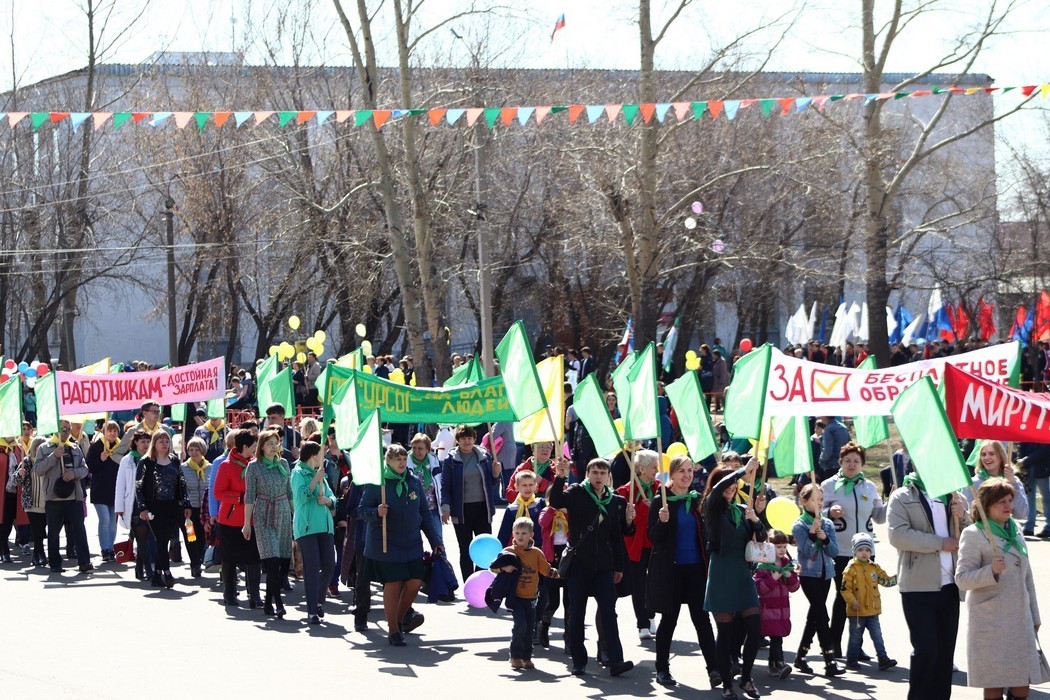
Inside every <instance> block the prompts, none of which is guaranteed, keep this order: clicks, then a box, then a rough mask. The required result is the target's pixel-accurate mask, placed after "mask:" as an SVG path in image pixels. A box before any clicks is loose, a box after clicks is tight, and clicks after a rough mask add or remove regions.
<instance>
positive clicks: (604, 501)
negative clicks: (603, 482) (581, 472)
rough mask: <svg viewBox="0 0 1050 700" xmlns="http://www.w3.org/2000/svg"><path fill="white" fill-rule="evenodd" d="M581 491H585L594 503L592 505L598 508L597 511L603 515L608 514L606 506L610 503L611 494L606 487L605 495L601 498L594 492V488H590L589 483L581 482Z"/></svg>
mask: <svg viewBox="0 0 1050 700" xmlns="http://www.w3.org/2000/svg"><path fill="white" fill-rule="evenodd" d="M583 490H584V491H586V492H587V495H588V496H590V497H591V500H592V501H594V505H596V506H598V510H600V511H601V512H602V513H603V514H604V515H608V514H609V510H608V506H609V504H610V503H612V497H613V494H612V491H610V490H609V488H608V487H606V489H605V495H604V496H601V497H599V496H598V494H597V493H595V492H594V488H593V487H592V486H591V482H590V481H584V482H583Z"/></svg>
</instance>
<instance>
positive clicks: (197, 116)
mask: <svg viewBox="0 0 1050 700" xmlns="http://www.w3.org/2000/svg"><path fill="white" fill-rule="evenodd" d="M209 119H211V112H194V113H193V121H195V122H197V131H204V127H205V126H206V125H207V123H208V120H209Z"/></svg>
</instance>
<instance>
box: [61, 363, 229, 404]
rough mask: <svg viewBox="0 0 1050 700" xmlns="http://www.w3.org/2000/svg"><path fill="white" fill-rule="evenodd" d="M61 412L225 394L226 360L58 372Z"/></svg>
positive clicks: (194, 398)
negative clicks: (96, 371)
mask: <svg viewBox="0 0 1050 700" xmlns="http://www.w3.org/2000/svg"><path fill="white" fill-rule="evenodd" d="M55 382H56V393H57V394H58V413H59V415H62V416H66V415H74V414H78V413H98V412H101V411H128V410H132V409H138V408H141V407H142V404H144V403H145V402H147V401H156V402H157V403H159V404H161V405H162V406H170V405H171V404H176V403H189V402H191V401H209V400H211V399H218V398H222V397H223V396H225V393H226V361H225V360H224V359H223V358H221V357H217V358H215V359H214V360H207V361H206V362H197V363H195V364H192V365H184V366H182V367H173V368H171V369H158V370H154V371H152V372H117V373H114V374H76V373H74V372H55Z"/></svg>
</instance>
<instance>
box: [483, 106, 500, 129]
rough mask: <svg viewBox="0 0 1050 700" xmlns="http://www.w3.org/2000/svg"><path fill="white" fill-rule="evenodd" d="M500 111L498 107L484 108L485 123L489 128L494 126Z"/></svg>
mask: <svg viewBox="0 0 1050 700" xmlns="http://www.w3.org/2000/svg"><path fill="white" fill-rule="evenodd" d="M500 111H501V110H500V108H499V107H486V108H485V123H486V124H488V127H489V128H490V129H491V128H492V127H494V126H496V120H497V119H499V115H500Z"/></svg>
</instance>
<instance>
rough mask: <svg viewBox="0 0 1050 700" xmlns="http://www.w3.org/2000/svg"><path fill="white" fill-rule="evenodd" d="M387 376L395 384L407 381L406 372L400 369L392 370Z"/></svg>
mask: <svg viewBox="0 0 1050 700" xmlns="http://www.w3.org/2000/svg"><path fill="white" fill-rule="evenodd" d="M387 378H388V379H389V380H390V381H392V382H394V383H395V384H404V383H405V373H404V372H402V371H401V370H399V369H394V370H390V376H389V377H387Z"/></svg>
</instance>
